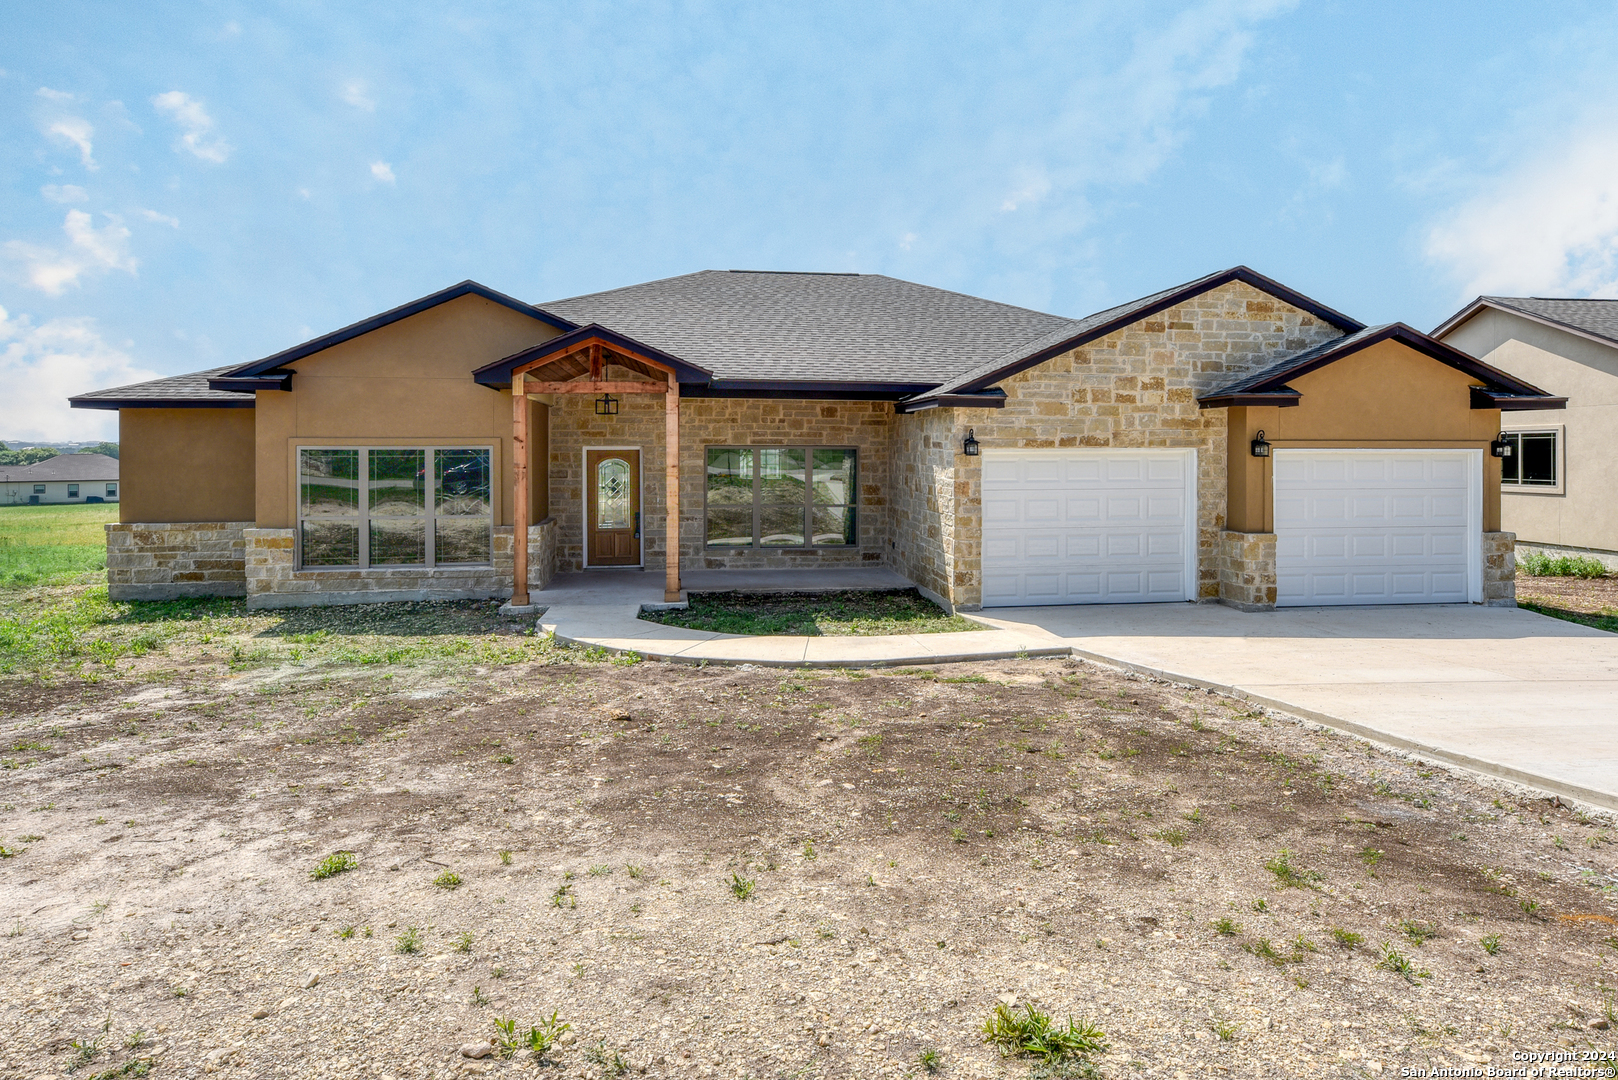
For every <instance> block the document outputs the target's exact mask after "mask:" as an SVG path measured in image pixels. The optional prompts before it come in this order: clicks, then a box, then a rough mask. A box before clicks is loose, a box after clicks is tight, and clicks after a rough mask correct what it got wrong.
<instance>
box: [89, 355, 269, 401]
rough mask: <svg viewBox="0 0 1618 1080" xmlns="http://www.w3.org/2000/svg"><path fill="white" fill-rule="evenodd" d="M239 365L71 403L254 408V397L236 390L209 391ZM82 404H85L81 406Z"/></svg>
mask: <svg viewBox="0 0 1618 1080" xmlns="http://www.w3.org/2000/svg"><path fill="white" fill-rule="evenodd" d="M238 367H241V365H240V364H230V365H228V366H226V367H219V368H209V369H208V370H207V371H193V372H191V373H190V374H187V375H171V376H169V377H168V378H166V379H153V380H152V381H150V382H143V383H134V384H133V385H130V386H115V387H113V388H112V389H110V390H92V391H91V392H90V393H88V394H79V395H77V396H76V397H73V398H70V399H69V401H71V402H72V403H73V405H75V406H76V407H78V408H89V409H94V408H117V407H118V404H119V403H120V402H126V401H128V402H134V401H139V402H146V403H152V404H159V403H162V404H166V403H170V402H172V403H173V404H174V405H176V406H183V405H186V404H214V405H217V404H225V403H242V402H244V401H245V403H246V404H248V405H252V404H253V395H252V394H248V393H240V392H237V391H234V390H210V389H208V380H209V379H211V378H217V377H218V376H221V375H223V374H224V373H225V372H227V371H234V370H235V369H236V368H238ZM81 403H82V404H81Z"/></svg>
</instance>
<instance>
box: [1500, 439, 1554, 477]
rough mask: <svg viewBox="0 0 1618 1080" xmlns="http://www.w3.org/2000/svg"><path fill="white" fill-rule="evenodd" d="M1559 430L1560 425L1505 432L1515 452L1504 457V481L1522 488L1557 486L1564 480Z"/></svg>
mask: <svg viewBox="0 0 1618 1080" xmlns="http://www.w3.org/2000/svg"><path fill="white" fill-rule="evenodd" d="M1558 434H1559V432H1558V431H1557V430H1556V429H1552V430H1549V431H1507V432H1503V433H1502V435H1503V437H1504V438H1505V441H1506V445H1507V446H1509V447H1511V456H1510V457H1505V458H1501V459H1500V482H1501V483H1502V484H1505V485H1508V486H1510V487H1518V488H1553V487H1556V486H1557V485H1558V484H1560V483H1561V479H1560V473H1559V470H1558V467H1557V465H1558V463H1557V449H1558V448H1557V442H1558V439H1557V436H1558Z"/></svg>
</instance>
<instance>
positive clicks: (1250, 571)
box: [1219, 529, 1275, 611]
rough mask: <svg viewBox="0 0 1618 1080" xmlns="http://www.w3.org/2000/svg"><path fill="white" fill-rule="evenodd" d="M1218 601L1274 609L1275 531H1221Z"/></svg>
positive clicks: (1232, 605)
mask: <svg viewBox="0 0 1618 1080" xmlns="http://www.w3.org/2000/svg"><path fill="white" fill-rule="evenodd" d="M1219 539H1220V554H1219V602H1220V603H1222V604H1229V605H1230V606H1231V607H1233V608H1239V609H1241V610H1242V611H1273V610H1274V609H1275V534H1274V533H1244V532H1234V531H1232V530H1229V529H1226V530H1225V531H1223V532H1221V533H1220V534H1219Z"/></svg>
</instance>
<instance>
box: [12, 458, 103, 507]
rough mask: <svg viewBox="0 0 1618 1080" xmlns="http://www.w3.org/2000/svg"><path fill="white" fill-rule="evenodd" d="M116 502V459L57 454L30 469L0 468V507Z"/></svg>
mask: <svg viewBox="0 0 1618 1080" xmlns="http://www.w3.org/2000/svg"><path fill="white" fill-rule="evenodd" d="M117 501H118V459H117V458H115V457H108V456H107V455H106V454H57V455H56V456H55V457H49V458H46V459H45V460H44V461H36V462H34V463H33V464H32V465H16V466H10V465H0V505H4V506H37V505H44V504H56V503H97V502H117Z"/></svg>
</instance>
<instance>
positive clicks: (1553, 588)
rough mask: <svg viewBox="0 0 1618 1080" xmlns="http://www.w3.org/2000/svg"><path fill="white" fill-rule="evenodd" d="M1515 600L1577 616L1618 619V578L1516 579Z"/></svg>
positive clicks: (1611, 576) (1523, 576)
mask: <svg viewBox="0 0 1618 1080" xmlns="http://www.w3.org/2000/svg"><path fill="white" fill-rule="evenodd" d="M1517 597H1518V598H1519V599H1521V600H1531V601H1533V602H1535V603H1539V604H1543V605H1544V606H1546V607H1554V608H1559V609H1561V610H1563V611H1571V612H1576V613H1578V614H1581V615H1618V575H1608V576H1607V577H1599V578H1577V577H1530V576H1529V575H1527V574H1519V575H1518V577H1517Z"/></svg>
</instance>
